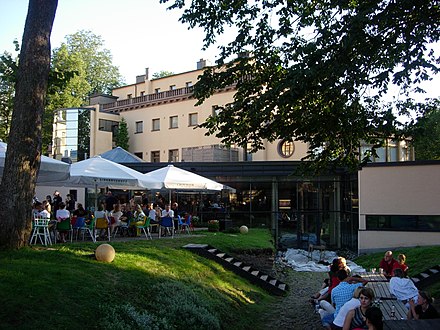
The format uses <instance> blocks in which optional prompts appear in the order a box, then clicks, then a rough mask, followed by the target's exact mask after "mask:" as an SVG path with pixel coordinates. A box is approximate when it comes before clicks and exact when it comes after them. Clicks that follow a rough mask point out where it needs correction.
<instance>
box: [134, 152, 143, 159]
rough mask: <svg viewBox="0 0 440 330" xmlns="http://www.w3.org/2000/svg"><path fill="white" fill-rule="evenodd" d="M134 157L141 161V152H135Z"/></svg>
mask: <svg viewBox="0 0 440 330" xmlns="http://www.w3.org/2000/svg"><path fill="white" fill-rule="evenodd" d="M134 155H135V156H138V157H139V158H140V159H142V152H135V153H134Z"/></svg>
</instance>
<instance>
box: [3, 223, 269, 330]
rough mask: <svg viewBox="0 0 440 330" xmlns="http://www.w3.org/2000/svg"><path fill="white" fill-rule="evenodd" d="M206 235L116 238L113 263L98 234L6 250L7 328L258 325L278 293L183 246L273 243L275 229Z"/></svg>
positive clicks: (262, 245)
mask: <svg viewBox="0 0 440 330" xmlns="http://www.w3.org/2000/svg"><path fill="white" fill-rule="evenodd" d="M204 235H205V236H197V237H196V236H194V237H192V238H187V237H185V238H174V239H154V240H152V241H147V240H140V241H139V240H138V241H131V242H111V245H112V246H113V247H114V248H115V250H116V258H115V260H114V261H113V262H112V263H101V262H98V261H96V260H95V259H94V258H92V257H91V254H93V252H94V250H95V248H96V246H97V245H95V244H93V243H91V242H90V243H73V244H65V245H55V246H54V247H53V248H49V249H46V248H43V247H35V248H31V247H29V248H24V249H22V250H19V251H8V252H0V265H1V267H0V276H1V281H0V292H1V295H0V305H1V306H2V308H1V309H0V324H1V328H2V329H12V328H25V329H43V328H44V329H59V328H63V329H78V328H108V329H136V328H142V329H175V328H178V329H183V328H186V329H207V328H210V329H220V328H228V329H257V328H258V323H259V320H258V317H257V316H258V315H259V314H261V312H262V311H263V310H264V309H265V308H266V307H267V306H268V304H269V303H270V302H272V301H273V299H274V298H273V297H271V296H270V295H268V294H267V293H266V292H265V291H264V290H262V289H260V288H258V287H255V286H253V285H251V284H250V283H249V282H247V281H246V280H244V279H242V278H241V277H239V276H237V275H235V274H233V273H231V272H230V271H226V270H224V269H223V267H221V266H220V265H218V264H216V263H215V262H213V261H210V260H207V259H204V258H202V257H200V256H197V255H195V254H193V253H191V252H189V251H187V250H185V249H183V248H182V246H183V245H185V244H187V243H207V244H210V245H213V246H215V247H217V248H219V249H220V250H223V251H225V252H233V251H239V250H249V249H250V250H255V249H271V248H272V243H271V236H270V233H269V231H268V230H257V229H253V230H251V231H250V232H249V233H248V234H247V235H241V234H225V233H208V232H204Z"/></svg>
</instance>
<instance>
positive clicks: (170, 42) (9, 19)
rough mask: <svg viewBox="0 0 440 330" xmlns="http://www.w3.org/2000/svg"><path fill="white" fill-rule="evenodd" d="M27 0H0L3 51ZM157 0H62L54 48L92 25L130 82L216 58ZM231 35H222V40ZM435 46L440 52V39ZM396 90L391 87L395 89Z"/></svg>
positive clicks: (17, 31) (433, 87) (437, 89)
mask: <svg viewBox="0 0 440 330" xmlns="http://www.w3.org/2000/svg"><path fill="white" fill-rule="evenodd" d="M27 6H28V0H0V31H1V33H0V53H3V52H4V51H9V52H12V51H13V50H14V47H13V44H12V42H13V40H14V39H17V40H18V41H19V42H20V44H21V39H22V36H23V29H24V23H25V19H26V14H27ZM167 6H168V4H165V5H164V4H160V3H159V0H59V1H58V8H57V13H56V16H55V22H54V27H53V29H52V37H51V42H52V48H55V47H59V46H60V44H61V42H63V41H65V36H66V35H68V34H73V33H75V32H77V31H79V30H90V31H92V32H93V33H94V34H96V35H99V36H101V37H102V38H103V40H104V47H105V48H107V49H109V50H110V51H111V53H112V55H113V64H114V65H116V66H118V67H119V72H120V73H121V75H122V76H123V77H124V78H125V82H126V83H127V84H132V83H134V82H135V79H136V76H137V75H141V74H144V73H145V68H147V67H148V68H149V72H150V78H151V75H152V74H153V73H155V72H159V71H162V70H165V71H171V72H174V73H181V72H186V71H191V70H194V69H196V63H197V61H199V60H200V59H201V58H204V59H207V60H209V61H211V63H214V61H215V57H216V55H217V53H218V51H217V49H216V48H215V47H211V48H210V49H209V50H208V51H207V52H203V51H202V50H201V49H202V45H203V36H204V34H203V32H202V31H201V30H194V29H192V30H188V27H187V25H184V24H182V23H180V22H179V21H178V18H179V16H180V12H179V11H177V10H172V11H167V10H166V7H167ZM226 40H227V39H226V38H222V40H221V42H225V41H226ZM437 46H438V47H436V50H437V52H438V53H440V45H437ZM423 86H424V88H426V90H427V92H428V93H427V94H425V95H424V96H423V97H420V98H425V97H439V96H440V75H437V76H436V77H435V80H434V81H431V82H427V83H425V84H424V85H423ZM396 91H397V90H395V91H393V92H391V93H390V94H391V97H392V95H396V94H397V92H396Z"/></svg>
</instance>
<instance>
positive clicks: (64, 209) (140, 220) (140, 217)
mask: <svg viewBox="0 0 440 330" xmlns="http://www.w3.org/2000/svg"><path fill="white" fill-rule="evenodd" d="M162 204H163V208H162V207H161V206H160V205H162ZM160 205H159V203H149V202H148V199H147V198H146V197H145V196H143V198H142V201H141V203H136V202H135V201H134V199H132V200H130V201H129V202H128V203H122V204H121V203H120V201H119V200H118V199H117V198H116V197H115V196H114V195H113V193H112V192H111V191H108V192H107V193H106V196H105V199H102V200H101V201H100V202H99V204H98V208H97V210H95V211H94V212H93V213H91V212H89V211H87V210H86V209H85V208H84V206H83V205H82V204H81V203H76V201H75V199H74V197H73V196H71V195H69V194H68V195H67V196H66V199H65V201H63V198H62V197H61V195H60V193H59V191H55V192H54V193H53V195H52V196H50V195H48V196H47V197H46V199H45V200H44V201H42V202H40V201H38V200H37V199H35V200H34V205H33V208H34V210H33V214H34V215H38V216H44V217H45V218H50V219H51V220H50V222H49V227H50V229H55V228H56V225H57V223H59V222H61V221H64V220H65V219H68V218H69V219H70V218H85V221H86V224H87V223H90V221H91V219H92V216H93V217H94V218H95V219H104V221H106V222H107V225H108V226H109V227H110V235H113V234H114V232H115V230H116V228H117V227H118V226H124V227H128V228H129V234H131V235H132V236H138V235H140V230H139V229H137V226H140V225H143V224H144V223H145V220H146V218H147V217H148V218H149V219H150V224H152V225H155V224H159V222H160V220H161V218H162V217H171V218H174V217H175V216H177V214H181V212H180V211H179V207H178V204H177V203H176V202H174V203H172V204H169V203H165V202H164V201H161V204H160ZM75 206H76V207H75ZM155 227H158V226H155ZM160 234H162V233H160ZM57 235H58V237H57V240H58V241H59V242H66V232H63V231H57ZM106 235H108V232H107V231H106V230H104V229H100V230H99V232H98V238H101V239H104V238H106V237H105V236H106ZM163 235H166V233H163Z"/></svg>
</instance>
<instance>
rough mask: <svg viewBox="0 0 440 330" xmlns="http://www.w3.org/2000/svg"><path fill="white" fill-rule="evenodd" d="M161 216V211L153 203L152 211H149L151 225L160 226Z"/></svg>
mask: <svg viewBox="0 0 440 330" xmlns="http://www.w3.org/2000/svg"><path fill="white" fill-rule="evenodd" d="M160 215H161V210H160V208H159V206H158V205H157V204H156V203H151V205H150V211H148V217H149V218H150V223H151V224H158V223H159V219H160Z"/></svg>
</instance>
